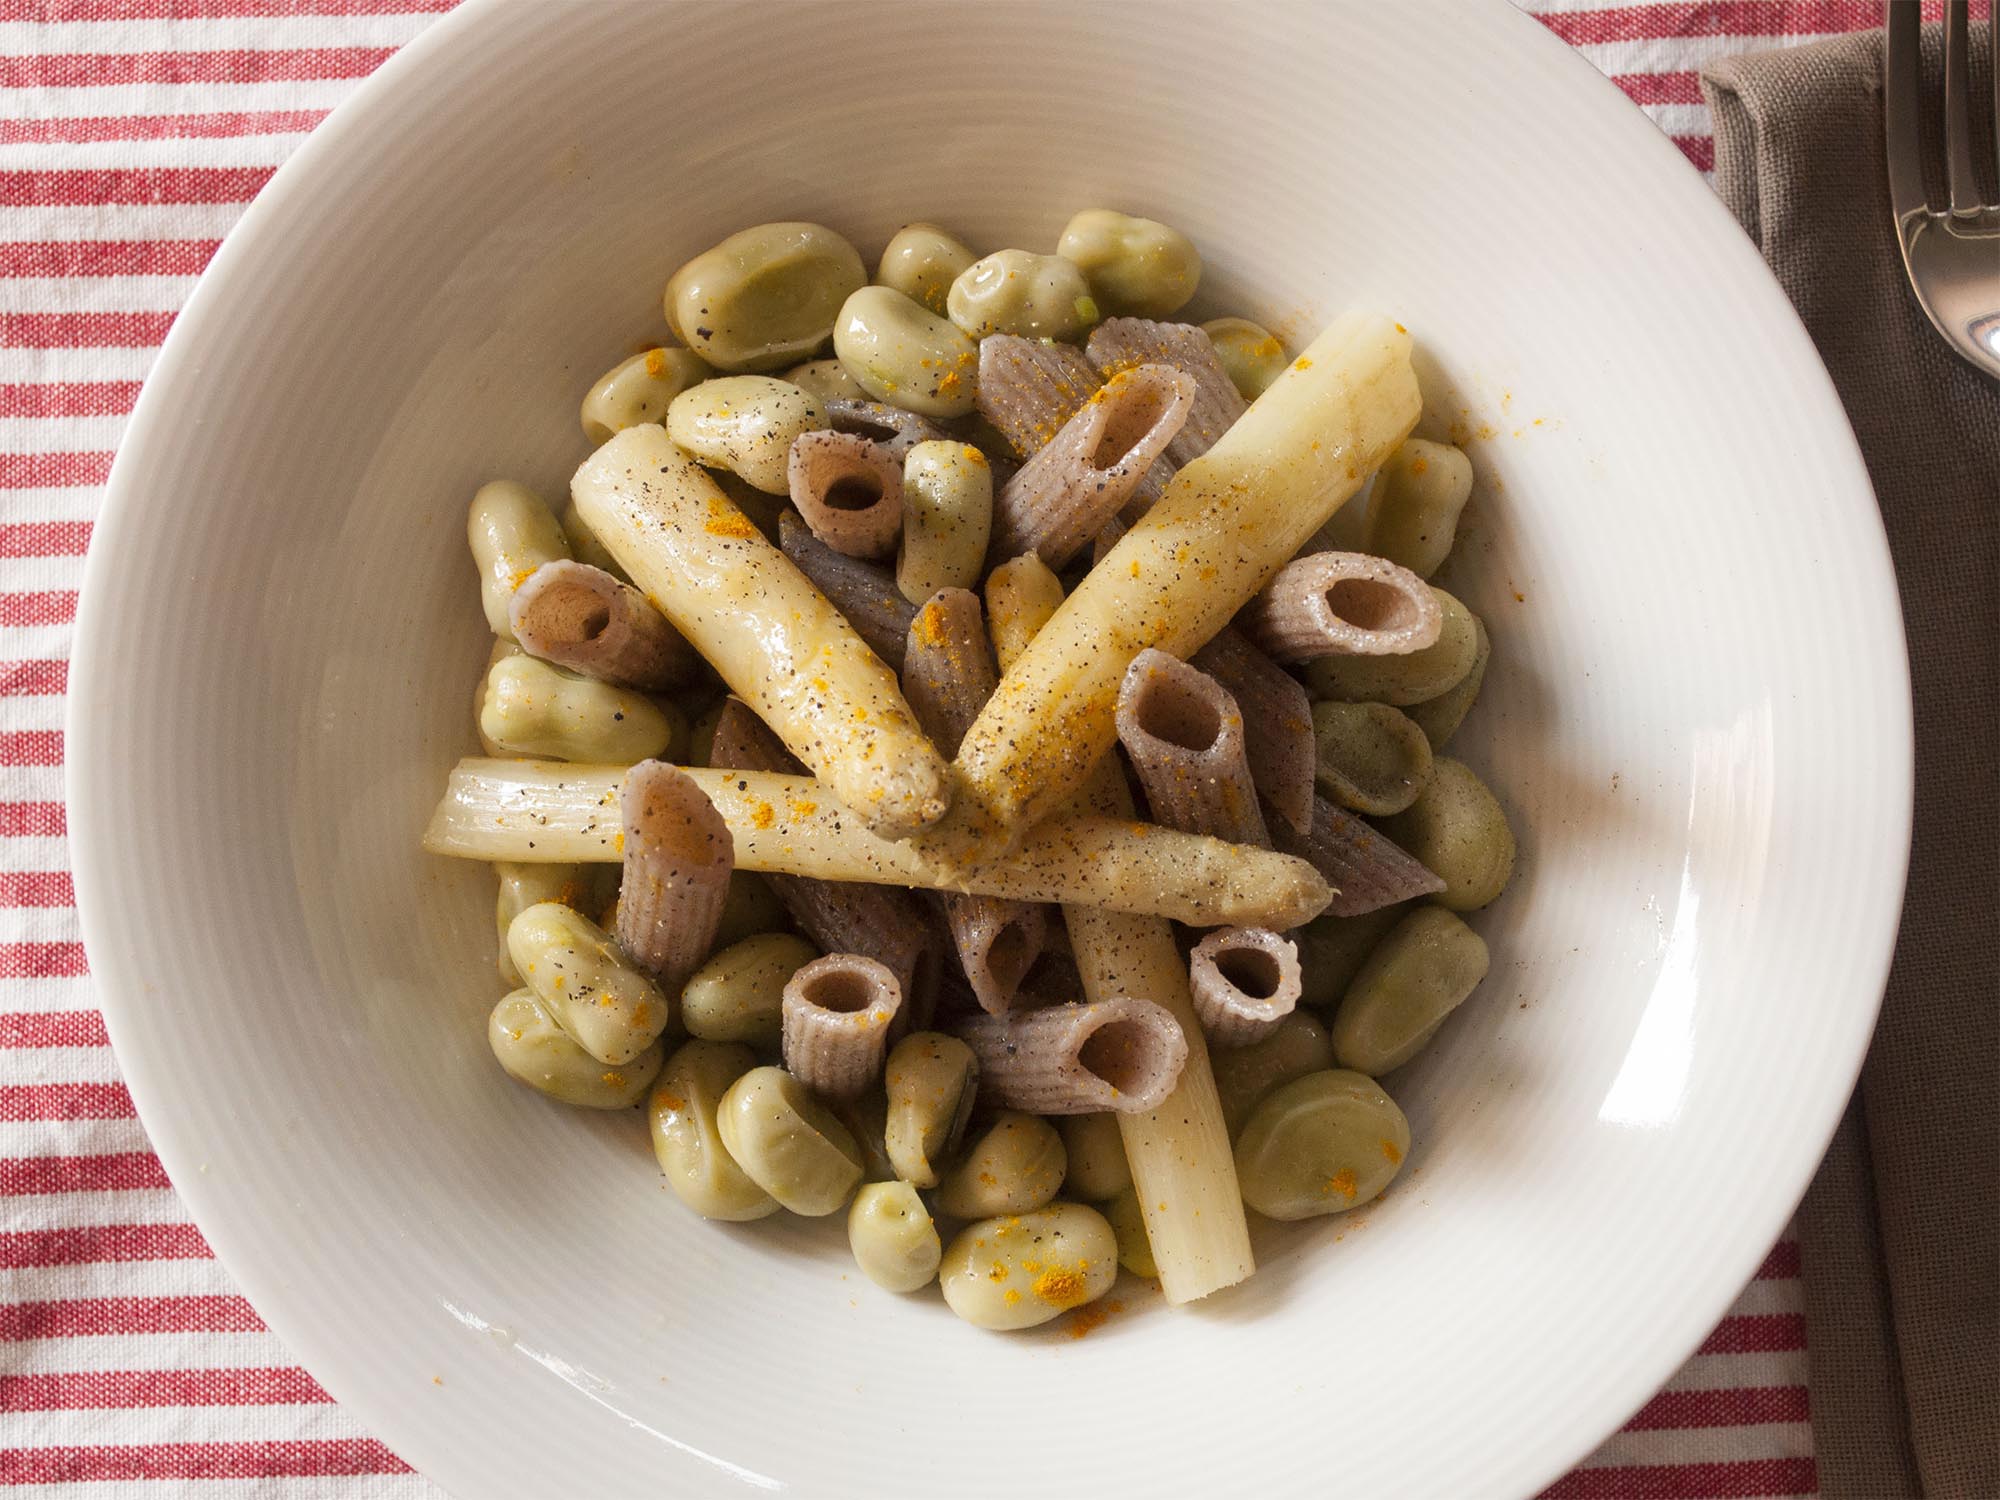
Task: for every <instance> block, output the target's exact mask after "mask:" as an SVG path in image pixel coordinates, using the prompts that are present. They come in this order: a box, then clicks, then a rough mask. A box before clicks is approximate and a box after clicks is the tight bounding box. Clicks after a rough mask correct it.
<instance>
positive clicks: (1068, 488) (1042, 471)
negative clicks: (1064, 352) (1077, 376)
mask: <svg viewBox="0 0 2000 1500" xmlns="http://www.w3.org/2000/svg"><path fill="white" fill-rule="evenodd" d="M1193 401H1194V382H1193V381H1192V380H1191V379H1189V378H1188V377H1187V376H1185V375H1183V374H1181V373H1180V372H1179V371H1177V370H1172V369H1169V368H1167V367H1166V366H1165V365H1141V366H1139V367H1138V368H1137V369H1132V370H1126V371H1122V372H1120V373H1119V374H1117V375H1114V376H1113V377H1112V378H1111V380H1110V381H1108V382H1107V383H1106V384H1105V385H1104V386H1103V388H1102V389H1100V390H1098V391H1096V392H1095V393H1094V394H1092V395H1091V396H1090V398H1089V399H1088V400H1086V401H1085V402H1084V403H1083V405H1082V406H1081V407H1079V408H1078V409H1077V411H1076V413H1075V414H1074V415H1073V416H1071V417H1070V418H1069V420H1068V421H1066V422H1065V423H1064V424H1063V426H1062V430H1061V431H1059V432H1058V433H1057V434H1056V435H1055V437H1054V438H1052V439H1051V440H1050V441H1049V442H1048V444H1047V445H1046V446H1044V447H1043V448H1042V449H1041V450H1040V451H1039V452H1037V453H1036V454H1035V455H1034V456H1033V457H1032V458H1030V459H1029V460H1028V462H1027V463H1026V464H1025V465H1024V466H1023V467H1022V469H1021V471H1020V472H1019V473H1018V474H1016V475H1015V476H1014V477H1013V478H1012V479H1010V480H1008V481H1007V483H1006V486H1005V487H1004V488H1003V489H1002V490H1001V491H1000V493H999V495H998V496H997V497H996V498H995V500H994V504H993V541H992V547H991V552H992V555H993V556H994V557H999V558H1005V557H1018V556H1020V555H1021V554H1022V553H1025V552H1034V553H1036V554H1038V555H1039V556H1040V557H1041V559H1042V560H1043V561H1044V562H1046V563H1047V564H1048V565H1049V566H1050V567H1052V568H1059V567H1061V566H1062V565H1063V564H1065V563H1067V562H1068V561H1069V560H1070V559H1071V558H1073V557H1074V556H1076V554H1077V553H1079V552H1081V551H1082V550H1083V549H1084V547H1085V546H1087V545H1088V544H1089V542H1090V541H1091V539H1092V538H1093V537H1094V536H1096V535H1097V534H1098V533H1099V532H1100V531H1101V530H1102V529H1103V527H1104V524H1105V522H1107V521H1108V520H1111V519H1112V518H1113V517H1115V516H1116V515H1117V514H1118V513H1119V511H1120V510H1122V509H1123V508H1124V506H1125V503H1126V501H1127V500H1129V499H1130V498H1131V497H1132V494H1133V492H1134V491H1135V490H1137V489H1138V487H1139V485H1140V484H1141V482H1142V481H1144V480H1145V478H1146V476H1147V474H1148V473H1149V472H1150V470H1151V468H1152V466H1153V463H1154V462H1155V460H1157V459H1158V458H1159V457H1160V455H1161V454H1162V453H1164V452H1165V451H1166V447H1167V444H1168V443H1170V442H1171V441H1173V438H1174V435H1175V434H1176V433H1178V432H1179V431H1180V430H1181V427H1182V425H1183V424H1184V423H1185V422H1186V421H1187V416H1188V410H1189V408H1190V407H1191V406H1192V404H1193Z"/></svg>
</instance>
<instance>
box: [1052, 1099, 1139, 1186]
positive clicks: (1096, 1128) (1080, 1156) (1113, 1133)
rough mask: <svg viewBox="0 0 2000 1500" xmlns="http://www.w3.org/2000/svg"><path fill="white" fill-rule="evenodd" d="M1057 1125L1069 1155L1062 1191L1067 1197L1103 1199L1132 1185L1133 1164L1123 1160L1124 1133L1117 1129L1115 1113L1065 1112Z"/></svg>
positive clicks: (1065, 1151)
mask: <svg viewBox="0 0 2000 1500" xmlns="http://www.w3.org/2000/svg"><path fill="white" fill-rule="evenodd" d="M1058 1129H1059V1130H1060V1132H1061V1134H1062V1139H1063V1152H1064V1154H1065V1155H1066V1156H1067V1157H1068V1159H1069V1170H1068V1171H1067V1172H1066V1173H1064V1175H1063V1191H1064V1192H1065V1193H1067V1194H1069V1196H1070V1197H1072V1198H1081V1199H1082V1200H1083V1201H1084V1202H1085V1203H1102V1202H1104V1201H1105V1200H1106V1199H1109V1198H1116V1197H1117V1196H1118V1195H1119V1194H1120V1193H1122V1192H1124V1191H1125V1190H1126V1189H1127V1188H1129V1187H1130V1186H1132V1168H1131V1166H1130V1165H1129V1164H1128V1163H1127V1162H1126V1160H1125V1137H1124V1136H1123V1135H1121V1134H1120V1133H1119V1130H1118V1117H1117V1116H1116V1115H1110V1114H1097V1115H1065V1116H1064V1117H1063V1119H1062V1122H1061V1124H1060V1125H1059V1126H1058Z"/></svg>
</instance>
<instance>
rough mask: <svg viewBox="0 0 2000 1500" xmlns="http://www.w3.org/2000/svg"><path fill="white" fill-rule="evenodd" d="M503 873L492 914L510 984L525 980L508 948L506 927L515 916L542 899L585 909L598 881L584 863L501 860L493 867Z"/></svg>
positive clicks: (504, 973) (504, 976) (503, 969)
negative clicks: (588, 871)
mask: <svg viewBox="0 0 2000 1500" xmlns="http://www.w3.org/2000/svg"><path fill="white" fill-rule="evenodd" d="M493 873H494V874H496V875H498V876H499V877H500V897H499V899H498V900H497V901H496V902H495V903H494V907H493V916H494V921H495V924H496V925H497V926H498V927H499V929H500V977H501V978H502V979H504V980H506V981H507V983H509V984H513V985H518V984H520V983H522V979H521V971H520V970H519V969H517V968H515V967H514V960H513V958H512V957H511V956H509V954H508V952H507V929H508V928H509V927H512V926H513V925H514V918H516V917H518V916H520V915H521V913H522V912H524V911H526V910H527V909H528V908H529V907H531V906H535V905H538V904H539V903H541V902H543V901H560V902H561V903H562V904H563V905H564V906H569V907H574V908H575V909H576V910H578V911H583V910H584V909H585V908H586V907H591V906H592V905H593V897H594V896H595V895H596V887H597V883H596V881H595V879H593V878H592V877H591V876H589V875H587V874H585V873H584V868H583V866H582V865H560V864H551V865H517V864H507V863H501V864H496V865H494V867H493Z"/></svg>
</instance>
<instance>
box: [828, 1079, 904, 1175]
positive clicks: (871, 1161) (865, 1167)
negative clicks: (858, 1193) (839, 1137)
mask: <svg viewBox="0 0 2000 1500" xmlns="http://www.w3.org/2000/svg"><path fill="white" fill-rule="evenodd" d="M832 1109H833V1113H834V1117H835V1118H836V1119H838V1120H839V1121H840V1123H841V1124H843V1125H845V1126H846V1127H847V1133H848V1134H849V1135H851V1136H853V1137H854V1144H855V1145H857V1146H859V1147H860V1148H861V1180H862V1181H863V1182H895V1181H897V1180H899V1179H900V1177H901V1175H902V1174H901V1173H899V1172H898V1171H897V1170H896V1166H895V1163H894V1162H892V1161H890V1160H889V1147H888V1144H887V1140H886V1136H887V1134H888V1129H889V1101H888V1100H887V1099H885V1098H883V1097H882V1091H881V1090H880V1089H879V1088H871V1089H867V1090H865V1091H863V1092H862V1093H859V1094H856V1095H855V1096H854V1097H853V1098H852V1099H845V1100H842V1101H841V1102H840V1103H839V1104H836V1105H833V1106H832Z"/></svg>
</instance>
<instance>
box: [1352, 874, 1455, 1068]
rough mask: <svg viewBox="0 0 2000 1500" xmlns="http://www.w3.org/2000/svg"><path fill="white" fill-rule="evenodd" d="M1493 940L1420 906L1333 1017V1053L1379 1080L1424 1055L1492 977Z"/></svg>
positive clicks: (1434, 908)
mask: <svg viewBox="0 0 2000 1500" xmlns="http://www.w3.org/2000/svg"><path fill="white" fill-rule="evenodd" d="M1488 962H1489V960H1488V958H1487V953H1486V943H1485V941H1484V940H1483V939H1482V938H1481V937H1480V936H1479V934H1478V933H1476V932H1474V931H1473V930H1472V929H1471V928H1470V927H1467V926H1466V925H1465V924H1464V923H1463V922H1461V921H1460V920H1459V919H1458V918H1457V917H1455V916H1453V915H1452V914H1451V913H1450V912H1448V911H1446V910H1444V909H1443V908H1442V907H1437V906H1421V907H1418V908H1417V909H1416V910H1415V911H1413V912H1411V913H1410V914H1409V915H1408V916H1406V917H1404V918H1403V920H1402V921H1401V922H1399V923H1397V924H1396V928H1395V930H1394V931H1393V932H1391V933H1390V934H1389V935H1388V936H1387V937H1386V938H1384V939H1383V940H1382V942H1381V944H1380V945H1379V946H1378V947H1377V948H1376V949H1375V951H1374V952H1373V953H1371V954H1369V955H1368V961H1367V962H1366V963H1364V964H1363V965H1362V966H1361V972H1360V973H1358V974H1356V975H1355V976H1354V982H1353V983H1352V984H1350V985H1349V986H1348V987H1347V998H1346V999H1344V1000H1342V1001H1341V1003H1340V1011H1339V1013H1338V1014H1337V1015H1335V1016H1334V1018H1333V1055H1334V1057H1335V1058H1337V1059H1338V1060H1339V1062H1340V1065H1341V1066H1342V1067H1343V1068H1353V1069H1354V1070H1355V1071H1356V1072H1358V1073H1366V1074H1367V1075H1368V1076H1369V1077H1371V1078H1379V1077H1381V1076H1382V1075H1383V1074H1384V1073H1387V1072H1389V1071H1391V1070H1392V1069H1395V1068H1400V1067H1401V1066H1402V1065H1403V1064H1404V1063H1406V1062H1408V1061H1409V1060H1410V1059H1411V1058H1413V1057H1415V1056H1416V1055H1417V1052H1418V1051H1419V1050H1420V1049H1421V1048H1422V1047H1423V1045H1424V1043H1426V1042H1428V1041H1429V1040H1430V1039H1431V1038H1432V1037H1433V1036H1434V1035H1436V1034H1437V1029H1438V1027H1440V1026H1442V1025H1443V1024H1444V1022H1445V1018H1446V1017H1447V1016H1449V1015H1450V1014H1451V1013H1452V1012H1453V1011H1454V1010H1456V1009H1457V1008H1458V1007H1459V1006H1460V1005H1461V1004H1462V1003H1463V1002H1464V1000H1465V998H1466V996H1468V995H1470V994H1471V993H1472V992H1473V990H1474V989H1475V988H1477V987H1478V984H1479V981H1480V980H1482V979H1484V978H1485V977H1486V967H1487V964H1488Z"/></svg>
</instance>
